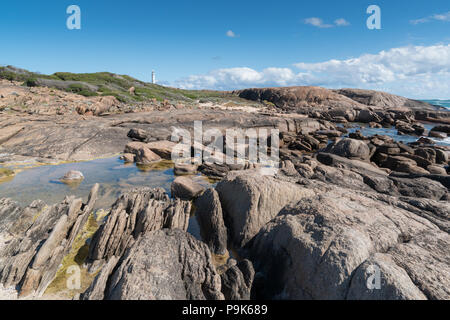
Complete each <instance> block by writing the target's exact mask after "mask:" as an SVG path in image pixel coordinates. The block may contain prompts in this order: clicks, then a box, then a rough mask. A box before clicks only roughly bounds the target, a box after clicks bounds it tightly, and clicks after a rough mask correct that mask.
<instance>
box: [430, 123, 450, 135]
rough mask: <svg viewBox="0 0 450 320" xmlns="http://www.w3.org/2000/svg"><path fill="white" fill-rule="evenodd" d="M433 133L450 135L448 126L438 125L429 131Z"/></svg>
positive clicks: (449, 126)
mask: <svg viewBox="0 0 450 320" xmlns="http://www.w3.org/2000/svg"><path fill="white" fill-rule="evenodd" d="M431 131H433V132H444V133H446V134H450V125H439V126H436V127H434V128H433V129H431Z"/></svg>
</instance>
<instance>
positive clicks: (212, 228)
mask: <svg viewBox="0 0 450 320" xmlns="http://www.w3.org/2000/svg"><path fill="white" fill-rule="evenodd" d="M195 208H196V210H195V214H196V217H197V221H198V223H199V225H200V232H201V235H202V240H203V241H204V242H205V243H206V244H207V245H208V247H209V249H210V250H211V251H212V252H213V253H214V254H218V255H224V254H225V253H226V252H227V229H226V227H225V223H224V221H223V215H222V206H221V204H220V199H219V195H218V193H217V191H216V190H214V189H208V190H206V191H205V192H204V193H203V194H202V195H201V196H200V197H198V198H197V199H196V200H195Z"/></svg>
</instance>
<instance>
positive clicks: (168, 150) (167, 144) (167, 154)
mask: <svg viewBox="0 0 450 320" xmlns="http://www.w3.org/2000/svg"><path fill="white" fill-rule="evenodd" d="M175 146H176V143H175V142H172V141H167V140H161V141H154V142H150V143H148V144H147V147H148V148H149V149H150V150H151V151H153V152H154V153H156V154H157V155H158V156H160V157H161V158H163V159H166V160H172V149H173V147H175Z"/></svg>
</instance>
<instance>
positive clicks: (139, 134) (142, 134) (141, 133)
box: [127, 129, 149, 142]
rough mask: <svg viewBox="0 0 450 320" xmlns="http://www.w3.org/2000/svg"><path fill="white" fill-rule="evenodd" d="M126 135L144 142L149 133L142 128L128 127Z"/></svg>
mask: <svg viewBox="0 0 450 320" xmlns="http://www.w3.org/2000/svg"><path fill="white" fill-rule="evenodd" d="M127 137H128V138H131V139H134V140H137V141H141V142H146V141H147V140H148V137H149V135H148V133H147V132H146V131H145V130H142V129H130V131H128V134H127Z"/></svg>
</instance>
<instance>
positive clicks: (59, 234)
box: [0, 184, 99, 297]
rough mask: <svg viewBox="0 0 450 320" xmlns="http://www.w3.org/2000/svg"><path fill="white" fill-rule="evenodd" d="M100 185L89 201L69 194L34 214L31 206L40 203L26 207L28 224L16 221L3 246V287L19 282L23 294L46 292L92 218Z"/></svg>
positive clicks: (0, 252) (0, 263)
mask: <svg viewBox="0 0 450 320" xmlns="http://www.w3.org/2000/svg"><path fill="white" fill-rule="evenodd" d="M98 188H99V186H98V184H96V185H95V186H94V187H93V188H92V190H91V193H90V195H89V198H88V202H87V203H86V204H83V203H82V200H81V199H76V198H75V197H66V199H65V200H64V201H63V202H62V203H61V204H59V205H54V206H51V207H48V206H44V207H40V211H39V212H38V213H37V214H36V215H35V216H33V217H30V215H29V214H30V210H31V211H32V212H33V211H34V208H35V207H36V205H38V206H39V205H40V204H39V203H36V202H35V203H34V204H33V205H32V206H30V207H29V208H27V209H25V210H24V212H25V214H26V216H25V217H27V218H28V219H27V218H25V219H26V220H27V222H26V223H27V224H28V228H27V229H25V228H23V224H21V225H19V228H17V226H18V225H17V224H16V225H15V226H14V225H13V228H12V229H10V231H9V234H10V235H11V232H12V238H11V240H10V241H8V243H7V244H6V245H5V246H0V282H1V283H2V284H3V286H4V287H10V286H17V288H18V291H19V294H20V296H23V297H25V296H32V295H36V296H41V295H42V294H43V293H44V291H45V289H46V288H47V286H48V285H49V284H50V283H51V281H52V280H53V278H54V277H55V275H56V272H57V271H58V268H59V266H60V263H61V261H62V259H63V257H64V256H65V255H66V254H67V253H68V252H69V251H70V249H71V247H72V243H73V241H74V240H75V238H76V236H77V235H78V233H79V232H80V230H81V229H82V228H83V226H84V224H85V223H86V221H87V219H88V218H89V215H90V214H91V212H92V209H93V207H94V205H95V201H96V200H97V193H98ZM24 229H25V230H24ZM19 231H20V232H19Z"/></svg>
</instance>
